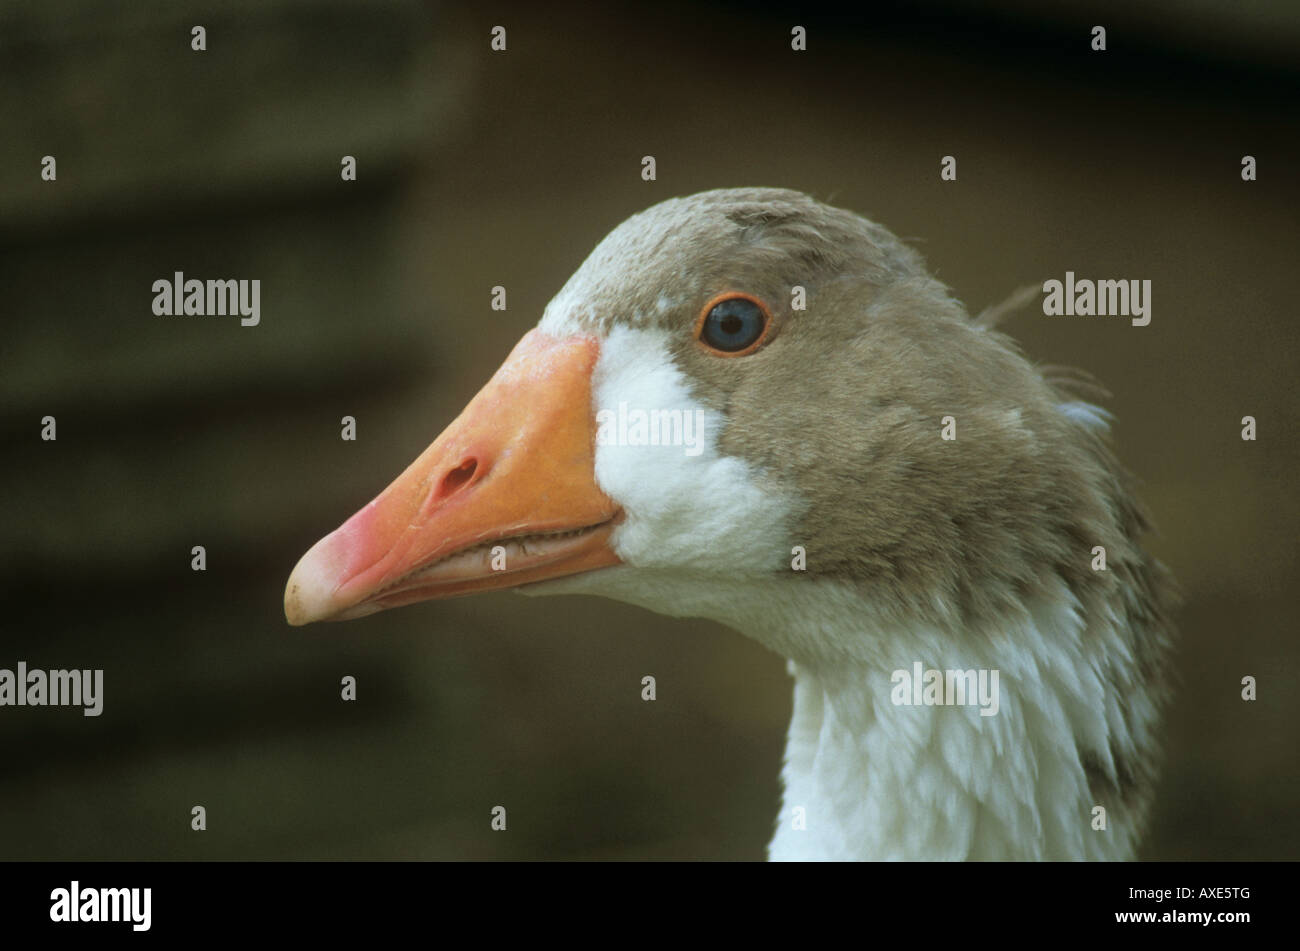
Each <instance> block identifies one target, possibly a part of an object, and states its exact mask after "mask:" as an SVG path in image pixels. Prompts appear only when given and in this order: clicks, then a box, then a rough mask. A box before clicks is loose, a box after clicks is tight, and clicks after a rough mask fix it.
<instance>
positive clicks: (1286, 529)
mask: <svg viewBox="0 0 1300 951" xmlns="http://www.w3.org/2000/svg"><path fill="white" fill-rule="evenodd" d="M476 6H477V5H476ZM538 6H539V5H536V4H527V3H501V4H495V5H492V7H491V9H490V10H480V9H474V8H471V7H469V6H465V7H460V6H445V5H443V6H433V5H424V4H417V3H411V2H401V0H382V2H374V0H333V2H313V3H306V2H291V0H273V2H265V0H263V2H253V0H243V2H221V3H209V4H187V3H176V2H170V0H168V2H164V0H142V2H133V3H92V2H89V0H83V2H57V0H54V2H45V3H0V289H2V293H3V298H2V300H3V304H2V305H0V306H2V307H3V311H2V314H0V315H2V317H3V325H2V326H3V338H2V339H3V346H2V349H0V445H3V451H4V466H3V469H2V470H0V516H2V517H3V526H4V529H3V535H0V609H2V611H3V614H2V615H0V617H2V620H0V667H8V668H10V669H12V668H13V667H15V666H16V664H17V662H18V661H20V660H24V661H26V662H27V663H28V664H29V665H31V666H33V667H42V668H51V667H75V668H94V667H102V668H104V670H105V706H104V714H103V715H102V716H101V717H99V718H97V719H96V718H86V717H83V716H82V715H81V713H80V711H79V710H77V709H61V708H21V709H19V708H13V707H5V708H0V858H9V859H45V858H58V859H110V858H127V859H153V858H218V859H236V858H293V859H317V858H347V859H362V858H459V857H469V858H543V857H546V858H646V857H649V858H759V857H761V856H762V855H763V851H764V846H765V844H766V842H767V840H768V838H769V837H770V833H771V829H772V823H773V821H774V818H775V816H776V810H777V807H778V795H779V789H778V778H777V777H778V771H779V767H780V757H781V750H782V748H783V743H784V729H785V725H786V722H787V720H788V717H789V712H790V682H789V680H788V678H787V677H786V674H785V671H784V662H783V661H782V660H781V659H780V658H778V657H776V656H774V655H771V654H769V653H767V652H766V651H764V650H763V649H762V648H761V647H759V646H758V645H756V644H754V643H751V642H749V641H747V640H746V639H745V638H743V637H742V636H740V635H739V634H737V633H735V632H733V631H730V630H727V629H724V628H721V627H719V626H717V625H714V624H711V623H706V622H703V621H678V620H670V619H667V618H661V617H657V616H654V615H651V614H649V613H647V612H644V611H640V610H638V609H636V608H632V607H629V606H625V605H620V604H616V603H614V602H607V601H601V600H596V599H578V598H557V599H549V600H540V601H539V600H527V601H526V600H524V599H522V598H520V597H517V596H515V595H512V594H508V593H501V594H489V595H484V596H480V597H477V598H473V599H468V600H457V601H451V602H442V603H436V604H426V605H420V606H416V607H412V608H406V609H403V610H400V611H396V612H391V613H387V614H382V615H378V616H376V617H373V618H369V619H366V620H363V621H358V622H352V623H347V624H339V625H317V626H312V627H308V628H306V629H293V628H289V627H288V626H287V625H286V624H285V622H284V619H283V614H282V607H281V602H282V595H283V587H284V582H285V579H286V578H287V576H288V573H289V571H290V569H291V568H292V567H293V564H294V562H295V561H296V559H297V558H298V556H299V555H300V554H301V553H302V552H303V551H305V550H306V548H307V547H308V546H309V545H310V544H311V543H312V542H314V541H315V540H316V539H317V538H318V537H320V536H321V535H323V534H325V533H326V532H327V531H329V530H331V529H332V528H334V527H335V526H336V525H337V524H339V523H340V522H341V521H342V520H343V519H345V518H346V517H347V516H348V515H350V514H351V513H352V512H353V511H355V510H356V509H357V508H359V507H360V506H361V505H363V504H364V503H365V502H366V501H368V500H369V499H370V498H371V497H372V496H373V495H374V494H375V493H377V492H378V491H379V490H380V489H381V488H382V487H383V486H384V485H386V484H387V483H388V481H389V480H390V479H391V478H392V477H393V476H395V475H396V474H397V473H398V472H399V471H400V470H401V469H402V468H403V467H404V466H405V465H406V464H407V462H409V461H410V460H411V459H412V458H414V456H415V455H417V454H418V453H419V452H420V451H421V450H422V449H423V448H424V447H425V446H426V445H427V444H428V443H429V442H430V441H431V440H432V438H433V437H434V436H436V435H437V433H438V432H440V431H441V429H442V428H443V426H444V425H445V424H446V423H447V422H449V421H450V420H451V419H452V418H453V417H454V415H455V414H456V413H457V412H458V411H459V409H460V408H461V406H463V405H464V403H465V402H466V401H467V400H468V399H469V398H470V397H471V396H472V395H473V393H474V392H475V391H476V390H477V388H478V387H479V386H480V385H481V384H482V383H483V382H484V381H486V379H487V378H488V376H489V375H490V373H491V372H492V370H493V369H494V368H495V367H496V366H497V365H498V364H499V363H500V361H501V360H502V359H503V358H504V356H505V354H506V353H507V352H508V350H509V348H510V347H511V346H512V345H513V343H514V341H515V340H516V339H517V338H518V337H519V336H520V335H521V334H522V333H524V332H525V331H526V330H527V329H528V328H529V327H531V326H532V325H533V324H534V323H535V322H536V321H537V319H538V318H539V317H540V314H541V311H542V309H543V307H544V306H545V304H546V301H547V300H548V299H549V297H550V296H551V295H552V294H553V293H555V292H556V291H557V290H558V289H559V287H560V285H561V284H562V283H563V282H564V280H565V279H566V278H567V276H568V275H569V273H570V272H571V271H572V270H573V269H574V268H575V267H576V266H577V265H578V264H579V263H580V262H581V260H582V259H583V257H584V256H585V255H586V254H587V252H588V251H589V250H590V249H591V248H592V247H593V246H594V245H595V243H596V242H597V241H598V240H599V239H600V238H601V237H602V236H603V235H604V234H605V233H606V232H607V231H609V230H610V229H611V228H612V227H613V226H614V225H616V224H617V223H619V222H620V221H621V220H623V219H624V218H625V217H627V216H628V215H629V214H631V213H633V212H635V211H637V210H640V209H642V208H644V207H646V206H648V205H650V204H652V203H654V202H656V201H658V200H661V199H663V198H667V197H670V196H674V195H684V194H689V193H691V192H695V191H698V190H701V189H705V188H713V187H724V186H739V185H773V186H787V187H793V188H798V189H802V190H806V191H809V192H811V193H812V194H814V195H816V196H817V197H819V198H822V199H825V200H831V201H833V202H834V203H836V204H839V205H842V206H844V207H848V208H851V209H853V210H855V211H859V212H862V213H864V214H867V215H868V216H870V217H872V218H874V219H875V220H877V221H880V222H881V223H882V224H884V225H886V226H887V227H889V228H891V229H892V230H893V231H895V232H896V233H898V234H900V235H901V236H903V237H905V238H907V239H908V240H909V241H911V242H912V243H913V244H914V245H915V246H917V247H918V248H919V249H921V250H922V252H923V253H924V254H925V255H926V257H927V259H928V260H929V262H930V265H931V267H932V269H933V270H934V271H935V272H936V273H937V274H938V275H939V277H940V278H941V279H942V280H944V281H945V282H947V283H948V284H949V285H951V286H952V287H953V288H954V290H955V292H956V293H957V295H958V296H959V297H961V298H962V299H963V300H965V301H966V302H967V305H968V306H969V307H970V309H971V310H972V311H978V310H980V309H982V308H983V307H984V306H986V305H988V304H990V303H993V302H996V301H999V300H1001V299H1002V298H1003V297H1005V296H1006V295H1007V294H1008V293H1009V292H1010V291H1011V290H1012V289H1014V288H1016V287H1018V286H1020V285H1023V284H1027V283H1037V282H1041V281H1043V280H1045V279H1047V278H1053V277H1054V278H1058V279H1060V278H1063V276H1064V273H1065V271H1066V270H1073V271H1075V272H1076V274H1077V275H1078V276H1079V277H1092V278H1102V277H1106V278H1139V279H1150V280H1151V281H1152V284H1153V291H1152V298H1153V305H1154V310H1153V318H1152V322H1151V325H1150V326H1148V327H1145V328H1135V327H1131V326H1129V324H1128V322H1127V321H1125V320H1119V319H1109V320H1106V319H1103V320H1094V321H1089V320H1083V319H1077V318H1062V319H1058V320H1048V319H1046V318H1044V317H1043V316H1042V315H1041V313H1040V312H1038V311H1037V310H1036V309H1035V308H1033V307H1031V308H1030V309H1029V310H1028V311H1027V312H1026V313H1024V314H1022V315H1020V316H1019V317H1017V318H1015V319H1014V320H1013V321H1012V322H1011V323H1010V325H1009V328H1008V329H1009V330H1010V332H1011V333H1012V334H1013V335H1015V336H1016V337H1017V338H1018V339H1019V340H1020V341H1021V342H1022V343H1023V345H1024V348H1025V351H1026V352H1027V353H1028V354H1029V355H1030V357H1031V358H1033V359H1034V360H1037V361H1040V362H1043V363H1055V364H1069V365H1074V366H1080V367H1083V368H1086V369H1088V370H1090V371H1092V372H1093V373H1094V374H1096V375H1097V376H1098V377H1099V378H1100V379H1101V380H1102V381H1103V382H1104V383H1105V384H1106V385H1107V386H1108V387H1109V389H1110V390H1111V391H1112V392H1113V394H1114V397H1113V399H1112V400H1110V401H1109V403H1108V404H1107V405H1108V407H1109V408H1110V409H1111V410H1112V411H1113V412H1114V413H1115V415H1116V418H1117V422H1116V425H1115V429H1114V432H1115V435H1116V438H1117V441H1118V444H1119V447H1120V451H1121V454H1122V455H1123V457H1124V459H1125V461H1126V462H1127V464H1128V465H1129V467H1130V468H1132V469H1133V470H1134V471H1135V472H1136V473H1137V474H1138V475H1139V476H1140V477H1141V479H1142V480H1143V482H1144V485H1145V488H1144V492H1143V494H1144V497H1145V499H1146V501H1147V502H1148V504H1149V505H1150V507H1151V509H1152V511H1153V513H1154V515H1155V518H1156V520H1157V523H1158V524H1159V527H1160V530H1161V531H1160V534H1159V535H1158V536H1157V537H1155V538H1154V539H1152V541H1151V545H1152V547H1153V548H1154V550H1155V551H1156V552H1157V553H1158V554H1159V556H1160V557H1161V558H1163V559H1164V560H1165V561H1166V562H1167V563H1168V564H1169V565H1170V566H1171V567H1172V568H1173V570H1174V572H1175V573H1176V574H1177V576H1178V577H1179V579H1180V581H1181V583H1182V585H1183V588H1184V591H1185V596H1186V605H1185V607H1184V609H1183V612H1182V616H1181V628H1182V646H1181V650H1180V653H1179V655H1178V661H1177V669H1178V676H1179V686H1178V692H1177V699H1176V701H1175V703H1174V705H1173V707H1172V709H1171V710H1170V713H1169V717H1168V725H1167V736H1168V743H1167V765H1166V768H1165V771H1164V778H1163V781H1162V785H1161V788H1160V791H1159V795H1158V799H1157V805H1156V808H1155V812H1154V822H1153V826H1152V828H1151V831H1150V834H1149V835H1148V836H1147V839H1146V842H1145V845H1144V848H1143V850H1142V853H1141V855H1142V857H1143V858H1148V859H1202V858H1215V859H1279V858H1290V859H1295V858H1297V857H1300V819H1297V813H1296V801H1297V796H1296V783H1297V777H1298V776H1300V762H1298V759H1300V758H1298V757H1297V749H1298V748H1300V742H1298V739H1300V737H1298V736H1297V734H1298V732H1300V730H1298V728H1297V725H1298V724H1300V701H1298V700H1297V693H1296V690H1295V684H1296V675H1297V663H1296V661H1297V642H1296V629H1295V622H1294V616H1295V605H1296V591H1297V588H1298V587H1300V585H1298V582H1300V577H1298V576H1297V566H1296V545H1295V539H1296V537H1297V529H1298V528H1300V524H1298V523H1300V517H1298V514H1300V513H1298V511H1297V506H1296V500H1295V486H1294V477H1293V473H1294V472H1295V470H1296V467H1297V463H1298V462H1300V459H1298V458H1297V455H1298V454H1297V450H1296V441H1295V424H1296V405H1297V403H1296V399H1295V397H1294V395H1293V387H1294V378H1295V367H1296V343H1297V330H1296V313H1295V303H1294V283H1295V274H1296V252H1297V245H1296V235H1297V230H1296V229H1297V210H1298V209H1300V200H1298V199H1300V194H1298V192H1300V189H1298V188H1297V177H1296V173H1297V168H1296V156H1297V150H1296V146H1297V144H1298V139H1300V137H1298V136H1297V132H1298V131H1300V115H1298V108H1300V107H1298V104H1300V72H1298V71H1297V62H1298V61H1300V60H1298V58H1297V53H1298V52H1300V8H1297V7H1296V6H1295V5H1292V4H1288V3H1284V2H1277V3H1262V4H1246V5H1238V4H1221V3H1208V2H1206V3H1200V2H1197V3H1187V4H1173V3H1151V2H1146V3H1127V2H1123V3H1121V2H1118V0H1116V2H1100V3H1089V4H1086V5H1083V4H1079V5H1069V4H1066V5H1050V6H1051V8H1052V9H1051V10H1050V12H1049V11H1044V10H1042V9H1041V8H1040V7H1041V6H1043V5H1040V4H1030V3H1028V2H999V3H993V4H979V5H977V4H975V3H974V2H971V3H961V2H950V3H941V4H931V5H927V6H925V7H921V8H917V9H915V10H913V9H911V8H910V7H905V6H901V5H899V6H895V5H883V6H880V7H876V8H872V7H869V6H865V5H864V6H863V7H862V8H860V10H859V12H858V13H857V14H856V16H855V17H853V18H852V19H844V18H839V17H835V16H829V15H827V16H821V15H818V16H814V15H809V14H808V13H806V12H801V13H793V12H790V11H789V10H787V9H785V8H784V7H781V6H778V5H768V6H762V5H759V6H755V5H753V4H740V3H737V4H720V3H715V4H691V5H687V4H674V3H668V4H664V3H656V4H653V5H647V6H644V7H635V6H621V7H618V8H611V9H609V10H607V11H604V12H601V11H596V10H595V9H593V8H592V7H591V6H590V5H589V4H585V3H582V4H578V3H575V4H548V5H546V7H547V9H545V10H541V9H538V8H537V7H538ZM795 23H799V24H802V25H804V26H806V27H807V28H808V47H809V48H808V51H807V52H804V53H793V52H791V50H790V48H789V38H790V28H791V26H792V25H794V24H795ZM1094 23H1100V24H1102V25H1105V26H1106V27H1107V28H1108V46H1109V49H1108V51H1107V52H1105V53H1093V52H1092V51H1091V50H1090V49H1089V39H1090V37H1089V30H1090V27H1091V26H1092V25H1093V24H1094ZM195 24H201V25H203V26H205V27H206V28H207V31H208V49H207V51H206V52H204V53H196V52H192V51H191V49H190V28H191V27H192V26H193V25H195ZM497 24H501V25H504V26H505V27H506V28H507V30H508V43H509V49H508V51H507V52H505V53H492V52H491V51H490V50H489V48H488V41H489V31H490V29H491V27H492V26H494V25H497ZM47 154H49V155H54V156H55V157H56V158H57V160H58V181H57V182H54V183H49V182H44V181H42V180H41V179H40V175H39V172H40V160H41V157H42V156H44V155H47ZM1245 154H1250V155H1254V156H1255V157H1256V158H1257V160H1258V162H1259V181H1257V182H1254V183H1249V184H1248V183H1244V182H1242V181H1241V178H1240V162H1241V157H1242V156H1243V155H1245ZM343 155H354V156H356V158H357V162H358V173H359V178H358V180H357V181H356V182H351V183H345V182H343V181H341V180H340V177H339V161H340V158H341V156H343ZM643 155H654V156H655V157H656V159H657V162H658V181H656V182H652V183H647V182H643V181H642V180H641V178H640V159H641V157H642V156H643ZM943 155H955V156H956V157H957V160H958V176H959V177H958V181H957V182H955V183H953V182H941V181H940V179H939V174H938V173H939V160H940V157H941V156H943ZM175 270H183V271H185V272H186V273H187V275H188V276H193V277H199V278H216V277H238V278H258V279H260V280H261V281H262V320H261V325H260V326H258V327H255V328H242V327H240V326H239V323H238V320H237V319H234V318H224V319H223V318H215V319H210V320H209V319H206V318H189V319H170V318H159V317H155V316H153V314H152V311H151V303H152V299H153V293H152V290H151V284H152V282H153V281H154V280H157V279H159V278H167V279H170V277H171V275H172V272H173V271H175ZM496 284H503V285H505V286H506V287H507V288H508V293H509V310H508V311H507V312H505V313H499V312H495V311H492V310H491V309H490V308H489V294H490V289H491V287H492V286H493V285H496ZM47 414H50V415H54V416H56V417H57V419H58V441H57V442H54V443H47V442H42V441H41V440H40V435H39V434H40V419H41V417H42V416H44V415H47ZM343 415H353V416H355V417H356V418H357V420H358V432H359V438H358V440H357V441H356V442H355V443H350V442H343V441H341V440H340V438H339V428H340V427H339V420H340V417H342V416H343ZM1244 415H1252V416H1255V417H1256V419H1257V420H1258V425H1259V437H1258V441H1256V442H1243V441H1242V440H1241V439H1240V429H1241V424H1240V420H1241V417H1242V416H1244ZM196 544H202V545H205V546H206V547H207V551H208V570H207V571H206V572H205V573H196V572H192V571H191V570H190V567H189V565H190V548H191V546H193V545H196ZM346 674H351V675H354V676H356V677H357V678H358V679H359V684H360V686H359V699H358V701H357V702H355V703H351V704H345V703H343V702H341V701H340V699H339V680H340V678H341V677H342V676H344V675H346ZM646 674H653V675H654V676H655V677H656V678H657V679H658V691H659V695H658V696H659V698H658V700H657V701H656V702H654V703H643V702H642V701H641V700H640V699H639V690H640V679H641V677H642V676H644V675H646ZM1246 674H1250V675H1253V676H1255V677H1257V678H1258V680H1259V699H1258V701H1257V702H1255V703H1253V704H1248V703H1243V702H1242V701H1241V700H1240V697H1239V692H1240V689H1241V688H1240V679H1241V677H1242V676H1244V675H1246ZM196 804H202V805H204V806H206V808H207V810H208V826H209V827H208V831H206V832H204V833H196V832H192V831H190V809H191V807H192V806H194V805H196ZM498 804H500V805H505V806H506V807H507V808H508V810H509V817H510V824H509V831H508V832H507V833H504V834H502V833H494V832H492V831H491V830H490V828H489V819H490V815H489V813H490V810H491V808H492V807H493V806H495V805H498Z"/></svg>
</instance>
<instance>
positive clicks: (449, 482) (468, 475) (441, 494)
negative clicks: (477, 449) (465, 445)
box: [434, 459, 478, 502]
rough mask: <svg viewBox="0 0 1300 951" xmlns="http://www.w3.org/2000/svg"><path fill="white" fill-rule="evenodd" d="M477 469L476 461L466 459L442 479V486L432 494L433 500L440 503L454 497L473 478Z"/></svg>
mask: <svg viewBox="0 0 1300 951" xmlns="http://www.w3.org/2000/svg"><path fill="white" fill-rule="evenodd" d="M477 469H478V460H477V459H466V460H465V461H464V462H462V463H461V464H460V465H458V466H457V467H456V468H455V469H452V470H451V471H450V472H448V473H447V474H446V475H445V476H443V477H442V484H441V485H439V486H438V491H437V492H436V493H435V494H434V500H435V501H438V502H441V501H442V500H443V499H445V498H447V497H449V496H452V495H455V494H456V493H457V492H459V491H460V490H461V489H463V488H464V487H465V486H466V485H467V484H468V483H469V480H470V479H472V478H474V472H475V471H476V470H477Z"/></svg>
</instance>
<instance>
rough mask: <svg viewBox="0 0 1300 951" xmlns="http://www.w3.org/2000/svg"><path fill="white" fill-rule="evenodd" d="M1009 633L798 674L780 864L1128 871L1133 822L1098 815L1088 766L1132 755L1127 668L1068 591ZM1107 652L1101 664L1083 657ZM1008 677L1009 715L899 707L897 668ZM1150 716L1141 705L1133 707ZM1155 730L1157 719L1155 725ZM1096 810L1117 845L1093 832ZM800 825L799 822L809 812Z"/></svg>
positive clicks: (879, 639) (903, 640)
mask: <svg viewBox="0 0 1300 951" xmlns="http://www.w3.org/2000/svg"><path fill="white" fill-rule="evenodd" d="M1054 595H1055V596H1054V597H1053V598H1051V599H1050V600H1044V601H1041V602H1040V603H1039V604H1038V605H1036V606H1035V607H1034V608H1033V609H1031V610H1028V611H1026V613H1025V615H1024V616H1023V617H1021V618H1016V619H1008V623H1007V625H1006V628H1005V631H1004V632H1001V633H1000V634H999V633H994V634H992V635H990V634H989V633H987V632H959V636H957V637H954V636H953V634H952V633H943V632H939V631H927V630H925V629H922V628H905V627H904V628H894V629H891V630H890V631H888V632H883V631H882V632H868V631H853V632H850V631H845V632H844V636H845V637H846V638H849V637H852V638H856V639H858V640H859V641H862V640H864V639H865V640H868V641H869V642H871V643H872V644H873V645H875V646H876V647H878V648H880V649H881V650H882V653H881V655H880V656H878V657H869V658H864V659H862V660H860V661H848V662H838V663H817V662H814V663H811V664H795V663H794V662H791V664H790V668H791V671H792V673H793V674H794V676H795V695H794V715H793V718H792V720H791V723H790V732H789V739H788V743H787V747H786V764H785V769H784V771H783V778H784V781H785V795H784V802H783V805H782V809H781V813H780V816H779V817H778V820H777V831H776V835H775V837H774V838H773V840H772V843H771V845H770V847H769V854H770V857H771V858H772V859H773V860H808V859H831V860H862V859H871V860H959V859H985V860H1015V859H1058V860H1059V859H1089V860H1099V859H1124V858H1130V857H1131V853H1132V850H1133V845H1134V841H1135V837H1136V833H1137V829H1136V828H1135V826H1136V821H1135V817H1130V816H1127V815H1126V814H1125V813H1124V809H1123V806H1122V805H1121V804H1120V803H1117V802H1097V801H1094V798H1093V794H1092V793H1091V792H1090V791H1089V784H1088V778H1087V774H1086V771H1085V769H1084V765H1083V762H1084V760H1085V758H1086V759H1088V760H1090V761H1092V762H1094V763H1095V764H1097V766H1098V767H1099V768H1100V769H1102V770H1103V771H1107V772H1110V771H1113V769H1114V764H1113V762H1111V756H1110V753H1109V751H1110V750H1111V749H1112V748H1113V749H1115V750H1116V751H1117V752H1119V751H1124V752H1126V753H1127V752H1129V749H1128V748H1130V747H1131V744H1132V738H1131V737H1129V736H1128V734H1127V730H1126V727H1125V726H1124V722H1123V719H1122V717H1121V715H1120V713H1119V710H1118V708H1117V703H1116V699H1117V698H1116V697H1114V696H1113V695H1112V693H1111V691H1113V689H1114V688H1113V687H1108V685H1107V683H1106V682H1105V679H1104V674H1106V673H1110V672H1109V671H1103V670H1102V666H1101V662H1100V660H1099V657H1100V656H1104V655H1105V653H1107V652H1110V651H1115V650H1118V651H1121V652H1122V653H1124V654H1126V653H1127V652H1126V651H1124V650H1123V648H1122V645H1121V644H1120V639H1119V638H1118V637H1117V636H1116V632H1114V631H1113V630H1090V631H1088V632H1087V637H1085V636H1084V634H1085V631H1084V627H1085V625H1084V622H1083V620H1082V618H1081V616H1080V614H1079V612H1078V610H1077V604H1076V603H1075V602H1074V599H1073V597H1072V596H1071V595H1070V594H1069V592H1068V591H1067V590H1066V589H1065V587H1064V585H1061V586H1060V588H1059V589H1058V590H1057V591H1055V592H1054ZM1089 642H1093V643H1097V644H1098V645H1099V648H1100V653H1099V655H1097V656H1093V657H1089V656H1085V655H1082V654H1081V652H1080V645H1081V644H1083V643H1089ZM917 661H919V662H920V663H921V664H922V665H923V666H924V667H925V668H927V669H928V668H934V669H939V670H945V669H976V670H979V669H986V670H989V669H996V670H998V671H999V679H998V683H999V688H1000V690H999V693H1000V697H999V706H998V712H997V714H996V715H993V716H981V715H980V708H979V707H978V706H904V705H896V704H895V703H893V702H892V699H891V692H892V690H893V687H894V683H893V682H892V681H891V674H892V672H893V671H894V670H896V669H903V670H910V669H911V668H912V665H913V664H914V663H915V662H917ZM1136 701H1137V702H1138V703H1143V702H1144V701H1143V700H1142V697H1141V696H1139V697H1137V698H1136ZM1150 713H1151V715H1152V716H1154V710H1152V711H1150ZM1096 806H1103V807H1104V808H1105V809H1106V820H1107V821H1106V825H1107V828H1106V829H1105V830H1095V829H1094V828H1093V826H1094V823H1095V819H1094V814H1093V810H1094V807H1096ZM800 810H802V811H800Z"/></svg>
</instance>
